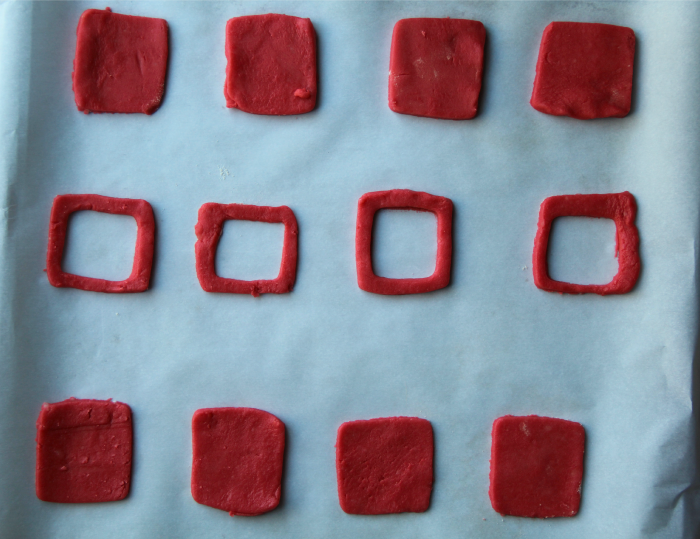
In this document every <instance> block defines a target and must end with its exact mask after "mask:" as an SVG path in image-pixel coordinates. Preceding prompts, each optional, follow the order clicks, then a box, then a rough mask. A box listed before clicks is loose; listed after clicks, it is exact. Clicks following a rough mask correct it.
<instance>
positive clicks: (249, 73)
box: [224, 13, 318, 116]
mask: <svg viewBox="0 0 700 539" xmlns="http://www.w3.org/2000/svg"><path fill="white" fill-rule="evenodd" d="M226 58H227V59H228V64H227V66H226V83H225V85H224V96H225V97H226V106H227V107H229V108H236V109H240V110H242V111H244V112H250V113H252V114H270V115H277V116H285V115H289V114H304V113H306V112H310V111H312V110H313V109H314V108H315V107H316V95H317V87H318V85H317V75H316V32H315V31H314V26H313V24H311V21H310V20H309V19H301V18H299V17H290V16H288V15H277V14H272V13H269V14H267V15H248V16H245V17H235V18H233V19H229V21H228V23H226Z"/></svg>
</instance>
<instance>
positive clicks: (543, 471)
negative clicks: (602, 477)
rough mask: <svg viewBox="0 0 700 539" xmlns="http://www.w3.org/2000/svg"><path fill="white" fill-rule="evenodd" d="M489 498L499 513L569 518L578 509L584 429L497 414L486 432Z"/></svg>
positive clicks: (554, 420) (566, 423)
mask: <svg viewBox="0 0 700 539" xmlns="http://www.w3.org/2000/svg"><path fill="white" fill-rule="evenodd" d="M491 439H492V442H491V469H490V472H489V482H490V485H489V498H490V500H491V506H492V507H493V509H494V511H496V512H498V513H500V514H502V515H510V516H516V517H529V518H552V517H572V516H574V515H576V514H577V513H578V510H579V506H580V503H581V485H582V482H583V459H584V451H585V442H586V431H585V429H584V428H583V425H581V424H580V423H576V422H575V421H568V420H566V419H557V418H553V417H540V416H536V415H530V416H520V417H517V416H512V415H506V416H503V417H499V418H498V419H496V420H495V421H494V422H493V428H492V431H491Z"/></svg>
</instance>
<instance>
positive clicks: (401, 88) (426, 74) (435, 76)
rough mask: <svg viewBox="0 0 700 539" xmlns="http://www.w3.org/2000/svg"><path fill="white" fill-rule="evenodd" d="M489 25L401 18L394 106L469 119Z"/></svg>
mask: <svg viewBox="0 0 700 539" xmlns="http://www.w3.org/2000/svg"><path fill="white" fill-rule="evenodd" d="M485 41H486V30H485V29H484V25H483V24H481V23H480V22H479V21H470V20H466V19H402V20H400V21H399V22H397V23H396V26H394V35H393V37H392V39H391V63H390V66H389V108H391V110H393V111H394V112H400V113H401V114H412V115H413V116H427V117H428V118H443V119H447V120H469V119H470V118H473V117H474V116H476V111H477V106H478V102H479V92H480V91H481V78H482V74H483V64H484V42H485Z"/></svg>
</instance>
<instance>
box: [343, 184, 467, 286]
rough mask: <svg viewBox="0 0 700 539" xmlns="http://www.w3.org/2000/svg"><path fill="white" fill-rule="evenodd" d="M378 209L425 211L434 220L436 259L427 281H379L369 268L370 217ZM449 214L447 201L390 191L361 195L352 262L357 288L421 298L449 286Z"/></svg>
mask: <svg viewBox="0 0 700 539" xmlns="http://www.w3.org/2000/svg"><path fill="white" fill-rule="evenodd" d="M381 209H398V210H414V211H427V212H431V213H434V214H435V216H436V217H437V258H436V261H435V271H434V273H433V274H432V275H430V276H428V277H420V278H389V277H380V276H378V275H376V274H375V273H374V269H373V267H372V230H373V227H374V217H375V215H376V213H377V212H378V211H379V210H381ZM452 213H453V204H452V201H451V200H450V199H449V198H446V197H442V196H437V195H431V194H429V193H424V192H420V191H411V190H409V189H393V190H390V191H375V192H371V193H365V194H364V195H362V196H361V197H360V200H359V201H358V204H357V225H356V232H355V262H356V267H357V284H358V286H359V287H360V289H361V290H364V291H365V292H371V293H374V294H384V295H402V294H421V293H424V292H433V291H435V290H440V289H442V288H445V287H446V286H448V285H449V284H450V272H451V269H452Z"/></svg>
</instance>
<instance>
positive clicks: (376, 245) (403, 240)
mask: <svg viewBox="0 0 700 539" xmlns="http://www.w3.org/2000/svg"><path fill="white" fill-rule="evenodd" d="M436 258H437V219H436V217H435V214H433V213H432V212H424V211H410V210H380V211H378V212H377V214H376V215H375V217H374V230H373V231H372V266H373V269H374V273H375V274H376V275H379V276H381V277H388V278H391V279H401V278H419V277H429V276H430V275H432V274H433V272H434V271H435V261H436Z"/></svg>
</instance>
